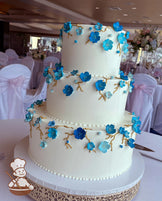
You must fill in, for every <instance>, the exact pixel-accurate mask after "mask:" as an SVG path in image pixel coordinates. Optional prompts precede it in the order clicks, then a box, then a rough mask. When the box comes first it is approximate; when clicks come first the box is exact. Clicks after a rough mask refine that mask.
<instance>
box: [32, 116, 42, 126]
mask: <svg viewBox="0 0 162 201" xmlns="http://www.w3.org/2000/svg"><path fill="white" fill-rule="evenodd" d="M41 121H42V119H41V117H38V118H37V119H36V120H35V123H34V126H37V125H38V124H40V123H41Z"/></svg>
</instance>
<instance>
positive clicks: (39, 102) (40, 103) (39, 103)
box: [35, 100, 43, 105]
mask: <svg viewBox="0 0 162 201" xmlns="http://www.w3.org/2000/svg"><path fill="white" fill-rule="evenodd" d="M42 103H43V100H37V101H36V102H35V104H36V105H42Z"/></svg>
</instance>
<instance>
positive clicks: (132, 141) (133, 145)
mask: <svg viewBox="0 0 162 201" xmlns="http://www.w3.org/2000/svg"><path fill="white" fill-rule="evenodd" d="M134 143H135V140H134V139H133V138H130V139H129V140H128V141H127V144H128V146H129V147H130V148H132V149H133V148H134V147H135V144H134Z"/></svg>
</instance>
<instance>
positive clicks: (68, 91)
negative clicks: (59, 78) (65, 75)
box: [63, 85, 73, 96]
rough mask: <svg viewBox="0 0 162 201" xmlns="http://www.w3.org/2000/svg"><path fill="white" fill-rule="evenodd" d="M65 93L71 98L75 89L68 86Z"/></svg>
mask: <svg viewBox="0 0 162 201" xmlns="http://www.w3.org/2000/svg"><path fill="white" fill-rule="evenodd" d="M63 93H64V94H66V96H70V95H71V94H72V93H73V87H72V86H71V85H66V86H65V88H64V89H63Z"/></svg>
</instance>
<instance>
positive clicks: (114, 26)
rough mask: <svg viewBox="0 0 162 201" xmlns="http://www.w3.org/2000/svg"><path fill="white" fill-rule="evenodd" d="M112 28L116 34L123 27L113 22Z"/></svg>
mask: <svg viewBox="0 0 162 201" xmlns="http://www.w3.org/2000/svg"><path fill="white" fill-rule="evenodd" d="M113 28H114V30H115V31H116V32H118V31H122V30H123V26H122V25H120V24H119V22H115V23H114V24H113Z"/></svg>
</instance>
